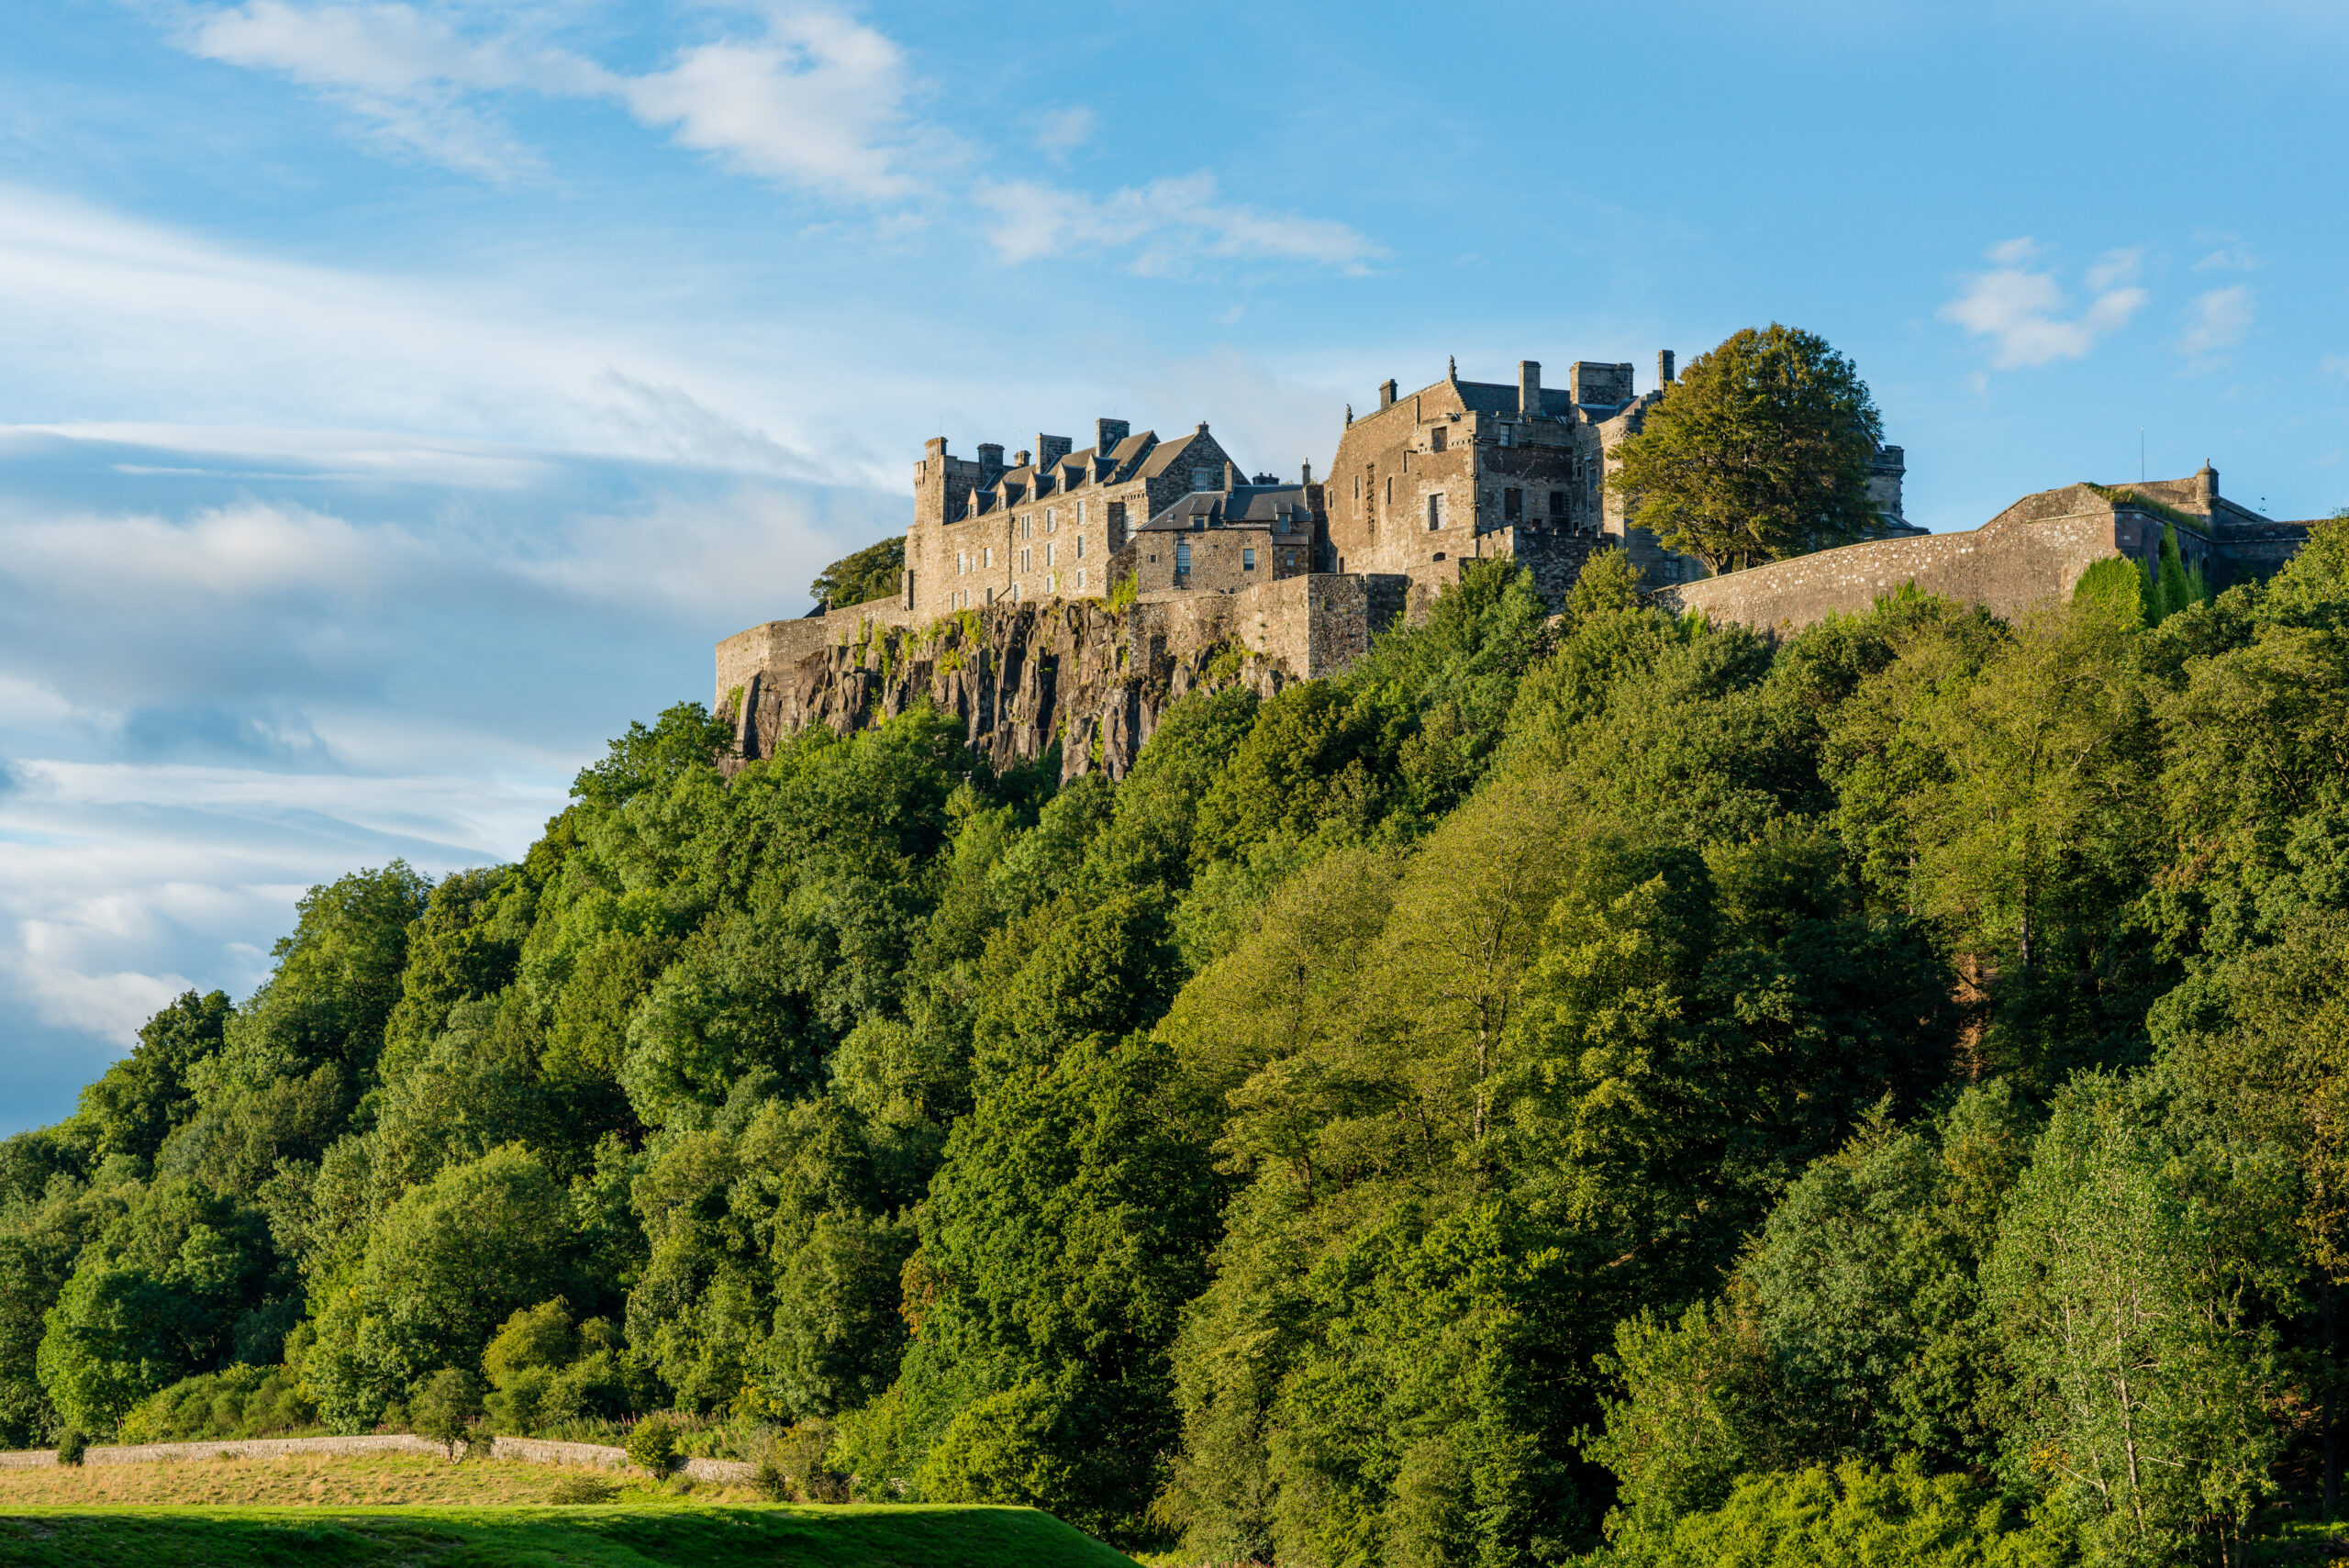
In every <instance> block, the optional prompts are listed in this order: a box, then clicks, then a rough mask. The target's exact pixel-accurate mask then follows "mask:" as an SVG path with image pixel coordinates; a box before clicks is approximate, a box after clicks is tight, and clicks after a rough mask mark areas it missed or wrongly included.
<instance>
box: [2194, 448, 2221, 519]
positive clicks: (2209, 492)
mask: <svg viewBox="0 0 2349 1568" xmlns="http://www.w3.org/2000/svg"><path fill="white" fill-rule="evenodd" d="M2194 487H2195V490H2196V491H2197V492H2198V493H2199V495H2201V497H2202V509H2203V510H2204V511H2206V512H2209V511H2212V510H2215V509H2216V507H2217V506H2218V501H2219V471H2218V470H2217V469H2215V468H2212V467H2211V466H2210V459H2209V458H2204V459H2203V460H2202V466H2201V467H2200V468H2199V469H2198V470H2197V471H2196V472H2195V474H2194Z"/></svg>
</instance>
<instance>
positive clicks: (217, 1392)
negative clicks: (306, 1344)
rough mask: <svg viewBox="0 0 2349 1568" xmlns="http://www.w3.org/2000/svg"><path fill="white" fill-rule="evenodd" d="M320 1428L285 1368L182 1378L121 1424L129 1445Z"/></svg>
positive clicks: (314, 1410)
mask: <svg viewBox="0 0 2349 1568" xmlns="http://www.w3.org/2000/svg"><path fill="white" fill-rule="evenodd" d="M317 1424H318V1411H317V1406H315V1405H313V1404H311V1403H310V1401H309V1400H308V1398H307V1397H306V1396H304V1394H303V1393H302V1388H301V1385H300V1382H299V1380H298V1379H296V1378H295V1376H294V1374H293V1373H291V1372H290V1371H289V1370H287V1369H286V1368H284V1367H274V1366H272V1367H262V1366H231V1367H226V1368H223V1369H222V1370H221V1371H219V1372H207V1373H200V1374H199V1375H197V1376H195V1377H186V1378H182V1379H181V1380H180V1381H179V1382H177V1383H174V1384H173V1385H171V1386H170V1387H169V1388H163V1389H159V1390H157V1391H156V1392H155V1393H153V1394H150V1395H149V1396H147V1397H146V1398H144V1399H142V1400H140V1401H139V1403H138V1405H136V1406H134V1407H132V1409H131V1411H130V1414H128V1416H125V1417H124V1418H123V1419H122V1427H121V1429H120V1430H121V1440H122V1441H124V1442H127V1443H167V1442H201V1441H204V1440H206V1439H209V1438H267V1437H280V1436H284V1435H285V1434H287V1433H292V1432H299V1431H304V1430H306V1429H311V1428H314V1427H316V1426H317Z"/></svg>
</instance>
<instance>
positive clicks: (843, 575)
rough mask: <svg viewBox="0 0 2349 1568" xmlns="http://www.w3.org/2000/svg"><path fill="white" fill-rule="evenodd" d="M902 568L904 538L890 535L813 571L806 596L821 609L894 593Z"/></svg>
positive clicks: (842, 607) (854, 603) (832, 608)
mask: <svg viewBox="0 0 2349 1568" xmlns="http://www.w3.org/2000/svg"><path fill="white" fill-rule="evenodd" d="M905 569H906V540H905V536H904V535H902V534H897V535H893V536H892V537H890V538H888V539H883V540H882V541H881V542H880V543H879V544H871V545H867V546H865V547H864V548H863V550H858V551H857V552H856V553H855V554H854V555H844V556H842V557H841V558H840V559H839V560H838V561H835V562H832V563H831V564H830V565H829V566H827V567H825V568H824V569H823V570H822V571H821V572H818V573H817V574H816V580H815V581H814V582H813V583H810V584H807V596H808V597H809V598H811V599H814V600H815V601H816V603H817V604H818V606H820V607H822V608H824V609H830V610H837V609H845V608H846V607H848V606H851V605H861V604H863V603H864V602H865V601H866V600H868V599H886V598H891V597H894V596H895V595H896V594H897V592H898V591H899V579H900V578H901V577H902V576H903V575H904V573H905Z"/></svg>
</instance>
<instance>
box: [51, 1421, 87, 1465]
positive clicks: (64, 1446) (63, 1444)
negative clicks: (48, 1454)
mask: <svg viewBox="0 0 2349 1568" xmlns="http://www.w3.org/2000/svg"><path fill="white" fill-rule="evenodd" d="M89 1450H90V1438H89V1434H88V1433H86V1432H84V1431H83V1430H82V1429H81V1428H79V1427H68V1428H66V1429H64V1430H63V1431H62V1432H61V1433H59V1434H58V1438H57V1462H58V1463H60V1464H79V1463H81V1462H82V1456H83V1454H85V1453H87V1452H88V1451H89Z"/></svg>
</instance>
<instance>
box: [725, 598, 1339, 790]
mask: <svg viewBox="0 0 2349 1568" xmlns="http://www.w3.org/2000/svg"><path fill="white" fill-rule="evenodd" d="M1151 609H1152V606H1139V607H1137V608H1134V609H1128V610H1124V611H1114V610H1111V609H1108V607H1107V606H1104V605H1103V604H1101V603H1100V602H1099V601H1097V600H1087V599H1078V600H1050V601H1044V602H1041V603H1035V604H1027V605H1010V606H996V607H994V608H992V609H990V610H987V611H985V612H984V613H980V612H965V613H963V614H960V615H955V616H950V617H946V618H944V619H942V620H940V621H937V622H934V623H932V624H931V625H930V626H927V627H899V626H886V625H877V624H871V623H867V624H866V625H864V626H863V627H860V628H858V629H859V630H860V632H861V633H862V634H863V636H862V638H861V639H859V640H855V641H849V642H827V643H825V644H823V645H820V646H818V647H815V648H812V649H809V650H807V651H805V652H804V653H802V654H801V655H800V656H799V657H797V658H796V659H791V658H788V657H787V656H786V657H785V658H781V659H777V660H774V661H772V662H767V663H766V664H764V665H763V667H762V668H759V669H757V670H754V671H751V672H750V673H749V675H748V678H747V679H746V680H745V681H744V682H743V683H742V684H741V685H740V687H738V688H736V689H735V690H737V691H739V692H740V695H739V697H738V696H736V695H734V692H733V691H729V692H727V693H723V694H721V695H720V704H721V711H725V705H726V704H727V702H728V700H729V699H731V700H732V708H731V714H730V717H732V718H733V720H734V727H735V745H736V750H737V751H739V752H740V755H741V757H742V759H743V760H744V761H751V760H755V759H757V758H761V757H766V756H771V755H773V754H774V750H775V747H776V745H777V743H778V742H779V741H780V740H783V739H784V738H785V737H786V736H788V735H790V734H791V733H792V732H793V731H795V730H796V729H798V728H802V727H804V726H806V725H808V724H812V723H819V722H820V723H823V724H826V725H828V726H829V727H830V728H832V729H834V730H836V731H839V732H841V733H847V732H849V731H852V730H856V729H861V728H866V727H868V726H871V725H874V724H878V723H880V722H881V721H883V720H884V719H886V718H890V717H895V716H896V715H897V714H900V713H903V712H905V711H906V710H907V708H908V707H911V706H914V705H916V704H918V703H919V702H922V701H924V700H927V701H929V702H930V704H931V706H934V707H935V708H936V709H937V710H938V711H939V712H941V713H944V714H951V715H953V716H954V717H957V718H959V719H961V720H962V721H963V725H964V726H965V727H966V730H967V733H968V735H969V739H970V744H971V747H972V749H973V750H974V751H980V752H982V753H984V754H985V756H986V758H987V760H988V762H991V763H992V764H993V765H994V766H996V768H1004V767H1008V765H1010V764H1011V763H1013V762H1020V761H1024V760H1026V759H1029V758H1032V757H1036V756H1040V755H1041V754H1042V753H1043V752H1044V751H1048V750H1049V749H1050V748H1051V746H1052V742H1053V740H1059V742H1060V744H1061V774H1062V777H1063V778H1071V777H1074V776H1075V775H1076V774H1079V773H1088V772H1091V771H1094V770H1096V769H1098V770H1102V771H1105V772H1107V773H1108V774H1109V776H1110V777H1112V778H1121V777H1123V776H1124V775H1125V773H1126V771H1127V770H1128V769H1129V768H1130V767H1132V765H1133V761H1134V758H1135V757H1136V756H1137V755H1139V754H1140V752H1141V749H1142V745H1143V743H1144V742H1145V741H1147V740H1149V739H1150V737H1151V735H1152V732H1153V731H1155V730H1156V729H1157V728H1158V723H1159V719H1160V717H1161V716H1162V715H1163V713H1164V712H1165V710H1166V707H1167V706H1168V705H1169V704H1171V703H1173V702H1175V701H1177V700H1179V699H1180V698H1182V697H1184V696H1186V695H1189V694H1190V693H1191V692H1194V691H1196V690H1198V689H1199V688H1200V687H1202V686H1226V685H1230V684H1241V685H1246V686H1248V687H1250V688H1252V689H1253V690H1254V691H1255V692H1256V693H1257V694H1258V695H1260V696H1271V695H1273V694H1274V693H1275V692H1277V691H1279V690H1280V689H1281V688H1282V687H1283V686H1285V685H1286V684H1289V683H1290V682H1292V681H1295V680H1298V679H1301V678H1303V672H1301V671H1299V670H1297V669H1295V668H1293V666H1292V662H1291V661H1290V660H1289V659H1288V658H1286V657H1284V656H1282V655H1280V654H1277V653H1268V652H1262V651H1250V650H1249V649H1248V648H1247V647H1246V646H1245V645H1244V644H1243V643H1242V642H1241V639H1240V638H1239V637H1238V636H1237V635H1236V634H1235V632H1234V630H1233V628H1230V627H1229V626H1228V625H1226V624H1224V623H1222V622H1220V621H1219V620H1215V619H1202V618H1199V617H1168V616H1163V615H1152V614H1151V613H1150V611H1151Z"/></svg>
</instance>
